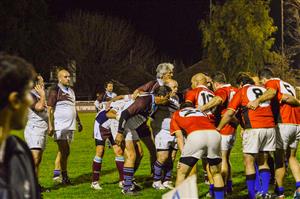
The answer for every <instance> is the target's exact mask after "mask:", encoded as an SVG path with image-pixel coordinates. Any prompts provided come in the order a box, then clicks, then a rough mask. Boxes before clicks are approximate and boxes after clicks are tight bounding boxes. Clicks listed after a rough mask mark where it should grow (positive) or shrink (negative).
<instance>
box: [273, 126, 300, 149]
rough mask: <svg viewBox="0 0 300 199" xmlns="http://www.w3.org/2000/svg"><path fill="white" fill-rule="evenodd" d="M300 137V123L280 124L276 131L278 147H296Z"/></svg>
mask: <svg viewBox="0 0 300 199" xmlns="http://www.w3.org/2000/svg"><path fill="white" fill-rule="evenodd" d="M299 139H300V125H299V124H298V125H297V124H278V125H277V131H276V148H278V149H284V150H286V149H287V148H288V147H290V148H292V149H296V148H297V147H298V143H299Z"/></svg>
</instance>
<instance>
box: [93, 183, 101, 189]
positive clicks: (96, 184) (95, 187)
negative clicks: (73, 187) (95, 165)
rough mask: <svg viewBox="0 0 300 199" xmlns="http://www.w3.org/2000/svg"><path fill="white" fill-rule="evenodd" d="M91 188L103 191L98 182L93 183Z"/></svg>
mask: <svg viewBox="0 0 300 199" xmlns="http://www.w3.org/2000/svg"><path fill="white" fill-rule="evenodd" d="M91 188H92V189H95V190H101V189H102V187H100V184H99V183H98V182H92V184H91Z"/></svg>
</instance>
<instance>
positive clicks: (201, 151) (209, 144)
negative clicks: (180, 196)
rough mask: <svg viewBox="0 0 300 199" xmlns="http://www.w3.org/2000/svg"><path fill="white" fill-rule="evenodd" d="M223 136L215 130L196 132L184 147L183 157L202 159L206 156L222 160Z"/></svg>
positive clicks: (188, 138)
mask: <svg viewBox="0 0 300 199" xmlns="http://www.w3.org/2000/svg"><path fill="white" fill-rule="evenodd" d="M220 153H221V135H220V134H219V132H218V131H215V130H200V131H194V132H192V133H191V134H189V135H188V137H187V139H186V142H185V144H184V146H183V150H182V154H181V157H194V158H197V159H201V158H202V157H204V156H207V158H210V159H215V158H220Z"/></svg>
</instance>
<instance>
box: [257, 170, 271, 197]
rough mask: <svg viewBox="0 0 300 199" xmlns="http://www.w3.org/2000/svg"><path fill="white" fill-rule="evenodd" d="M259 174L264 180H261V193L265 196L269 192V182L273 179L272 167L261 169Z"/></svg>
mask: <svg viewBox="0 0 300 199" xmlns="http://www.w3.org/2000/svg"><path fill="white" fill-rule="evenodd" d="M259 176H260V179H262V181H261V186H262V192H261V193H262V195H263V197H264V196H265V195H266V193H268V190H269V183H270V179H271V172H270V169H260V170H259Z"/></svg>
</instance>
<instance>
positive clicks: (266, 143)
mask: <svg viewBox="0 0 300 199" xmlns="http://www.w3.org/2000/svg"><path fill="white" fill-rule="evenodd" d="M236 82H237V84H238V85H239V86H240V89H239V90H238V92H237V93H236V94H235V95H234V96H233V98H232V100H231V101H230V103H229V105H228V108H227V111H226V112H225V113H224V115H223V117H222V119H221V121H220V123H219V125H218V127H217V130H218V131H221V129H222V128H223V127H224V126H225V125H226V124H228V123H229V122H230V121H231V120H232V118H233V117H234V115H235V113H236V112H237V111H238V110H239V109H240V111H241V117H242V118H241V121H240V123H243V126H244V129H245V130H244V132H243V153H244V165H245V174H246V182H247V188H248V197H249V198H250V199H254V198H255V197H256V196H255V178H256V175H255V166H254V163H255V157H257V164H258V167H259V175H260V177H261V179H263V181H262V191H261V194H262V197H263V198H266V197H269V194H268V189H269V183H270V178H271V175H270V168H269V166H268V152H271V151H275V144H276V132H275V128H274V127H275V123H274V118H273V113H272V109H271V105H270V102H269V101H266V102H264V103H262V104H260V106H259V107H258V108H257V109H256V110H252V109H249V108H247V104H248V102H249V101H253V100H255V99H257V98H259V96H261V95H262V94H263V92H264V91H266V89H265V88H263V87H260V86H254V81H253V79H252V78H251V77H250V76H248V75H246V74H245V73H241V74H239V75H238V77H237V80H236Z"/></svg>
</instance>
